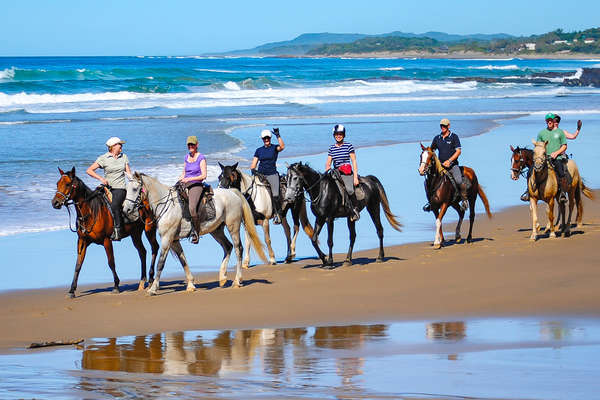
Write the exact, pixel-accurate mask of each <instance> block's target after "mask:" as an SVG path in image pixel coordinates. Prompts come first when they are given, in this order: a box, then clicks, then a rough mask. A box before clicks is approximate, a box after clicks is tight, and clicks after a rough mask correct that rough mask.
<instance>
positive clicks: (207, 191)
mask: <svg viewBox="0 0 600 400" xmlns="http://www.w3.org/2000/svg"><path fill="white" fill-rule="evenodd" d="M174 189H175V191H176V192H177V198H178V199H179V204H180V205H181V210H182V215H183V218H185V219H187V220H188V221H191V220H192V216H191V215H190V208H189V203H190V198H189V195H188V188H187V187H186V186H185V184H183V183H181V182H177V184H175V186H174ZM214 195H215V192H214V191H213V188H212V186H210V185H209V184H206V183H203V184H202V195H201V196H200V201H199V202H198V216H200V220H201V221H209V220H211V219H213V218H215V216H216V210H215V202H214V199H213V197H214Z"/></svg>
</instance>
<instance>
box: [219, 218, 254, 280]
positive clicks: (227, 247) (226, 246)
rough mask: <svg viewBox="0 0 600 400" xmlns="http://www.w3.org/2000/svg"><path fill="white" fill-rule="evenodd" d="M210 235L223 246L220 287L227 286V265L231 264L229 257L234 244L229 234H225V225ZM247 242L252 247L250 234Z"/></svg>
mask: <svg viewBox="0 0 600 400" xmlns="http://www.w3.org/2000/svg"><path fill="white" fill-rule="evenodd" d="M210 235H211V236H212V237H213V238H214V239H215V240H216V241H217V243H219V244H220V245H221V247H222V248H223V260H222V261H221V267H220V268H219V287H223V286H225V283H227V265H228V264H229V257H230V256H231V249H232V248H233V246H232V244H231V242H230V241H229V240H228V239H227V236H225V230H224V229H223V225H221V226H220V227H218V228H217V229H215V230H214V231H212V232H211V233H210ZM246 243H248V246H247V247H250V245H249V244H250V242H249V241H248V236H246ZM238 258H239V257H238ZM238 261H239V260H238Z"/></svg>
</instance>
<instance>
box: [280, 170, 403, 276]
mask: <svg viewBox="0 0 600 400" xmlns="http://www.w3.org/2000/svg"><path fill="white" fill-rule="evenodd" d="M304 190H306V192H308V195H309V197H310V202H311V204H310V209H311V210H312V212H313V214H314V215H315V217H316V221H315V227H314V232H313V235H312V238H311V242H312V244H313V247H314V248H315V250H316V251H317V254H318V256H319V258H320V259H321V262H322V267H323V268H326V269H332V268H334V266H333V253H332V249H333V222H334V219H335V218H347V221H348V230H349V232H350V246H349V248H348V254H347V255H346V259H345V260H344V263H343V265H344V266H349V265H352V249H353V248H354V241H355V240H356V226H355V224H356V221H353V220H351V218H350V217H351V216H352V215H353V212H351V210H349V207H347V206H344V199H343V197H342V194H341V193H340V189H339V188H338V184H337V183H336V181H335V178H334V177H333V176H332V175H331V174H330V173H325V174H321V173H319V172H317V171H315V170H314V169H312V168H311V167H310V166H308V165H307V164H303V163H302V162H298V163H294V164H292V165H290V166H288V173H287V189H286V191H285V196H284V200H285V201H286V202H293V201H294V200H295V199H296V198H297V197H299V196H300V194H302V193H303V191H304ZM356 190H357V191H361V192H362V195H361V196H359V195H358V193H357V200H358V209H359V212H360V210H362V209H364V208H366V209H367V211H368V212H369V215H370V216H371V219H372V220H373V224H374V225H375V229H376V230H377V236H378V237H379V255H378V256H377V259H376V261H377V262H382V261H383V260H384V251H383V226H382V225H381V218H380V209H379V207H380V206H381V207H382V208H383V211H384V213H385V216H386V218H387V220H388V222H389V223H390V225H391V226H392V228H394V229H395V230H397V231H399V232H401V231H402V224H400V222H398V220H397V219H396V218H397V217H396V216H395V215H394V214H392V212H391V211H390V207H389V202H388V198H387V195H386V194H385V190H384V188H383V185H382V184H381V182H380V181H379V179H377V178H376V177H375V176H373V175H368V176H361V177H360V178H359V185H358V186H357V188H356ZM324 224H327V245H328V246H329V256H328V257H325V254H324V253H323V252H322V251H321V249H320V248H319V242H318V239H319V233H320V232H321V229H322V228H323V225H324Z"/></svg>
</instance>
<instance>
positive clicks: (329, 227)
mask: <svg viewBox="0 0 600 400" xmlns="http://www.w3.org/2000/svg"><path fill="white" fill-rule="evenodd" d="M327 247H329V257H327V265H328V266H329V267H330V269H331V268H333V218H332V219H329V220H328V221H327Z"/></svg>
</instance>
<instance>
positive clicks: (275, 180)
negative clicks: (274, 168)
mask: <svg viewBox="0 0 600 400" xmlns="http://www.w3.org/2000/svg"><path fill="white" fill-rule="evenodd" d="M265 178H267V181H268V182H269V185H270V186H271V193H272V194H273V197H279V174H271V175H265Z"/></svg>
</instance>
